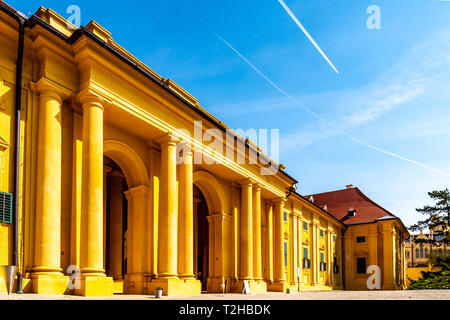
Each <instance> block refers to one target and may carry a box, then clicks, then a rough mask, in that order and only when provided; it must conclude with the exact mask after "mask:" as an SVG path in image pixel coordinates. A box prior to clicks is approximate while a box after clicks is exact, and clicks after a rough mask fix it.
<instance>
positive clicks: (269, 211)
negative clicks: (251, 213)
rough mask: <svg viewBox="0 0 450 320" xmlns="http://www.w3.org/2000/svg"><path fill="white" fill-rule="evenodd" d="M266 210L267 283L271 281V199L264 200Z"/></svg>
mask: <svg viewBox="0 0 450 320" xmlns="http://www.w3.org/2000/svg"><path fill="white" fill-rule="evenodd" d="M265 205H266V210H267V211H266V212H267V248H265V250H266V252H267V257H268V258H267V268H268V275H269V277H268V280H269V283H272V282H273V203H272V201H271V200H266V201H265Z"/></svg>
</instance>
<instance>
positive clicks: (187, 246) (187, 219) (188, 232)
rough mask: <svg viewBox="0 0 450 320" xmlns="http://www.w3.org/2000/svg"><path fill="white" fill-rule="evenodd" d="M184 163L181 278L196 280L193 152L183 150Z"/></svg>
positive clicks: (186, 149) (181, 169)
mask: <svg viewBox="0 0 450 320" xmlns="http://www.w3.org/2000/svg"><path fill="white" fill-rule="evenodd" d="M183 153H185V154H183V162H182V163H181V164H180V167H179V169H180V206H179V210H180V212H179V215H178V217H179V221H178V226H179V228H178V230H179V234H180V237H181V239H180V242H179V244H180V250H179V253H178V259H179V261H178V263H179V270H178V273H179V275H180V277H181V278H191V279H194V213H193V210H194V206H193V197H194V193H193V182H192V181H193V174H192V151H191V150H190V148H189V150H188V148H184V149H183Z"/></svg>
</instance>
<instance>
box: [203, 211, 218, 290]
mask: <svg viewBox="0 0 450 320" xmlns="http://www.w3.org/2000/svg"><path fill="white" fill-rule="evenodd" d="M206 219H207V220H208V278H207V280H206V283H207V291H208V292H213V286H214V277H215V274H216V273H215V266H216V264H215V263H214V261H215V259H214V249H215V241H214V240H215V238H216V237H215V229H214V219H213V216H207V217H206ZM203 272H206V270H203Z"/></svg>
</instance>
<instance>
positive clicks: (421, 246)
mask: <svg viewBox="0 0 450 320" xmlns="http://www.w3.org/2000/svg"><path fill="white" fill-rule="evenodd" d="M420 258H423V245H420Z"/></svg>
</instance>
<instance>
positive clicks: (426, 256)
mask: <svg viewBox="0 0 450 320" xmlns="http://www.w3.org/2000/svg"><path fill="white" fill-rule="evenodd" d="M425 258H428V248H425Z"/></svg>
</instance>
